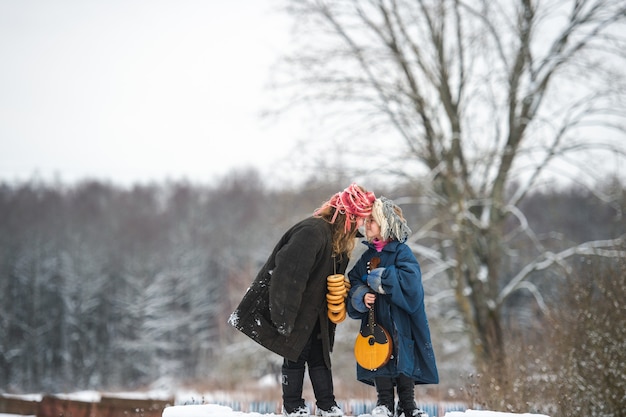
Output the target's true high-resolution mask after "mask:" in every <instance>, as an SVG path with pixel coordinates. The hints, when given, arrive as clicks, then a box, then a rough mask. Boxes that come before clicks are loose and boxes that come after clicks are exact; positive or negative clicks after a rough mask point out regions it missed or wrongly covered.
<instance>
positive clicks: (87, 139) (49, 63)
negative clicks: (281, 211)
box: [0, 0, 300, 184]
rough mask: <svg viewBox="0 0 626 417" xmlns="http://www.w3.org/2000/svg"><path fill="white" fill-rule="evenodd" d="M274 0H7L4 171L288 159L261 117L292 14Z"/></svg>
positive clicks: (187, 174)
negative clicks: (273, 66)
mask: <svg viewBox="0 0 626 417" xmlns="http://www.w3.org/2000/svg"><path fill="white" fill-rule="evenodd" d="M275 6H276V2H275V1H272V0H223V1H222V0H52V1H51V0H0V145H1V148H0V181H14V180H25V179H29V178H32V177H33V176H35V175H37V176H39V177H41V178H46V179H50V178H55V177H58V178H60V179H61V180H62V181H63V182H66V183H67V182H74V181H77V180H81V179H84V178H99V179H106V180H111V181H114V182H117V183H123V184H130V183H134V182H146V181H152V180H157V181H160V180H163V179H174V180H178V179H182V178H186V179H189V180H191V181H198V182H209V181H211V179H213V178H215V177H216V176H218V177H219V176H222V175H224V174H225V173H228V172H230V171H231V170H232V169H234V168H239V167H247V166H253V167H258V168H259V169H260V170H261V171H262V173H267V172H269V171H271V170H272V169H278V168H277V167H279V166H280V164H283V162H284V160H285V159H287V157H288V155H290V153H291V152H292V151H293V147H294V145H295V142H296V140H297V139H298V138H299V137H300V133H299V132H298V131H297V128H296V126H299V123H298V122H297V120H289V119H280V120H279V121H278V122H276V123H271V124H270V123H268V122H267V121H264V120H262V119H261V118H260V117H259V113H260V111H261V110H262V109H263V107H264V105H266V104H267V102H268V100H269V93H268V92H267V91H266V84H267V82H268V81H269V79H270V74H269V71H270V65H271V64H273V63H274V62H275V61H276V59H277V57H278V55H279V53H280V52H281V50H284V48H285V47H286V45H287V44H288V41H289V38H288V31H289V23H290V22H289V21H288V20H287V17H285V16H284V15H283V14H280V13H278V12H277V11H276V9H275Z"/></svg>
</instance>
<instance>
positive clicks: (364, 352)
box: [354, 307, 393, 371]
mask: <svg viewBox="0 0 626 417" xmlns="http://www.w3.org/2000/svg"><path fill="white" fill-rule="evenodd" d="M392 351H393V343H392V342H391V336H390V335H389V332H388V331H387V330H386V329H385V328H384V327H382V326H381V325H379V324H378V323H376V320H375V318H374V307H372V308H370V310H369V313H368V319H367V322H363V324H362V325H361V330H360V331H359V334H358V335H357V337H356V340H355V342H354V357H355V358H356V361H357V363H358V364H359V365H361V366H362V367H363V368H365V369H367V370H370V371H375V370H376V369H378V368H380V367H382V366H385V365H386V364H387V362H389V359H390V358H391V353H392Z"/></svg>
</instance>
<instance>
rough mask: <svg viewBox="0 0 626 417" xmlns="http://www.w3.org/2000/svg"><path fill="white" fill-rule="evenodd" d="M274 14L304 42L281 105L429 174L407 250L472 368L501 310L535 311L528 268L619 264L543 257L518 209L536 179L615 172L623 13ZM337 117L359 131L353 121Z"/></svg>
mask: <svg viewBox="0 0 626 417" xmlns="http://www.w3.org/2000/svg"><path fill="white" fill-rule="evenodd" d="M285 4H286V5H287V11H288V12H289V13H290V15H291V16H293V17H294V18H295V19H296V20H295V21H296V25H295V34H296V35H297V36H296V37H295V38H294V39H296V41H298V42H302V43H298V44H297V45H296V46H295V47H294V48H293V51H294V52H292V53H290V54H289V56H287V57H286V59H285V61H284V62H285V63H286V64H287V66H286V67H285V68H288V69H289V70H296V71H291V72H290V73H289V75H288V78H286V79H282V80H281V79H280V78H278V80H279V81H286V83H285V84H286V86H287V88H291V89H292V90H291V91H292V92H294V95H293V96H291V99H292V101H291V102H292V103H294V102H306V103H310V102H314V103H322V104H323V106H321V107H320V108H321V109H330V110H332V111H337V110H340V111H341V112H342V113H341V121H342V123H344V125H343V126H339V128H338V129H339V131H340V130H341V128H347V129H344V131H347V130H349V131H350V133H355V136H356V137H358V136H363V135H365V136H366V140H368V141H371V140H372V139H375V140H376V142H374V143H376V144H377V145H372V144H371V143H372V142H369V143H370V145H369V147H368V145H367V142H365V143H363V146H364V148H365V149H373V148H375V149H378V150H382V149H384V150H385V151H387V152H388V151H389V149H390V148H391V149H393V147H392V146H385V145H391V144H392V141H391V139H390V136H391V133H390V132H393V133H394V135H395V137H396V138H398V144H400V146H397V147H396V148H395V149H396V150H397V153H386V155H387V156H388V157H389V163H388V164H387V165H388V166H391V167H393V169H390V171H391V172H392V173H393V174H395V175H401V176H405V177H407V176H409V177H410V178H412V179H413V181H415V182H422V181H424V176H425V177H426V178H427V181H426V182H427V184H428V193H427V199H426V200H425V201H422V203H426V204H429V205H431V206H432V212H433V213H434V218H433V220H432V221H431V222H429V223H427V224H425V225H423V227H422V228H421V229H420V230H418V231H417V233H416V234H415V235H414V236H413V237H412V238H411V239H410V242H409V243H410V244H411V245H412V248H413V249H414V251H415V252H417V253H418V254H419V255H420V259H423V260H425V263H426V264H427V265H426V273H425V278H426V279H429V278H431V277H438V278H442V279H445V280H446V281H447V283H448V284H447V285H448V287H449V288H450V291H449V293H450V295H453V296H454V297H455V300H456V305H457V306H458V310H459V312H460V313H461V314H460V315H461V317H462V320H463V323H464V327H465V329H466V330H467V331H468V335H469V340H470V341H471V344H472V347H473V351H474V354H475V358H476V364H477V366H478V367H479V368H480V369H486V370H491V371H497V369H498V368H499V367H500V365H501V363H502V360H503V355H504V340H503V328H502V323H501V309H502V306H503V305H504V303H505V301H506V300H507V299H508V298H509V297H510V295H511V294H512V293H514V292H515V291H517V290H520V289H525V290H528V291H530V292H531V293H532V294H533V295H535V296H536V299H537V302H538V303H539V304H540V305H542V303H543V300H542V299H541V295H540V294H539V291H537V288H536V287H535V286H534V285H533V283H532V282H531V281H530V280H529V277H531V276H532V274H533V273H535V272H537V271H540V270H544V269H546V268H551V267H554V266H561V267H566V260H567V258H569V257H571V256H574V255H576V254H596V255H606V256H620V255H623V252H620V251H619V250H616V249H615V248H616V247H618V245H619V244H620V243H621V242H622V241H623V238H622V237H620V236H617V235H616V236H607V239H606V240H600V241H593V242H585V243H580V244H578V245H577V246H573V247H565V248H562V249H561V250H560V251H558V252H557V253H553V252H551V251H549V250H548V249H547V248H546V246H544V244H543V243H542V242H541V239H539V238H538V236H537V235H536V234H535V232H534V231H533V230H531V229H530V227H529V226H528V223H527V221H526V218H525V216H524V213H523V212H522V211H521V210H520V202H521V201H522V200H523V199H524V197H525V196H526V195H527V194H528V192H529V191H530V190H532V189H534V188H536V187H537V186H539V185H541V184H542V182H543V181H545V180H546V178H549V177H551V178H554V177H555V176H556V177H559V176H560V177H565V178H567V179H569V180H574V181H580V182H582V183H585V184H587V185H593V182H594V181H597V180H598V178H599V176H600V175H602V174H601V170H600V168H601V167H606V166H607V163H610V162H617V163H618V164H619V163H623V162H624V156H625V155H626V147H625V145H624V143H625V140H626V137H625V136H626V135H625V133H626V130H625V125H624V115H626V111H625V110H626V109H625V104H626V101H625V99H626V77H625V74H624V71H623V70H622V68H624V64H625V63H626V62H625V61H626V37H625V36H624V34H625V33H626V31H625V29H626V25H625V23H626V4H625V3H624V2H615V1H611V0H545V1H531V0H510V1H490V0H474V1H471V0H468V1H460V0H432V1H418V0H416V1H408V0H332V1H330V0H291V1H289V0H287V1H285ZM299 70H302V71H299ZM283 87H285V85H283ZM283 91H284V89H283ZM348 114H350V115H351V116H352V120H353V121H354V122H355V123H353V124H352V125H349V126H347V125H345V120H346V117H347V115H348ZM335 126H337V125H335ZM381 137H382V138H385V139H381ZM354 140H357V139H354ZM380 155H381V152H377V153H376V156H377V157H380ZM361 162H363V159H361ZM380 165H381V164H380V163H378V164H377V167H380ZM416 166H417V167H418V170H415V169H414V168H415V167H416ZM598 194H599V193H598ZM599 196H600V197H602V198H604V199H607V200H610V198H611V197H610V196H608V195H599ZM511 225H513V226H511ZM520 239H525V240H526V242H529V243H530V246H531V247H532V248H533V252H534V256H535V260H534V261H532V262H530V263H523V264H522V265H516V264H515V263H510V262H508V261H507V258H510V257H511V256H512V255H513V253H514V252H512V249H513V248H512V244H513V242H519V240H520ZM493 374H497V372H493Z"/></svg>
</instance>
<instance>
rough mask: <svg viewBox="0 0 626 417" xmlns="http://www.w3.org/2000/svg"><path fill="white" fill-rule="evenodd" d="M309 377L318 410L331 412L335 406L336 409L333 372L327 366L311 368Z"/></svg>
mask: <svg viewBox="0 0 626 417" xmlns="http://www.w3.org/2000/svg"><path fill="white" fill-rule="evenodd" d="M309 377H310V378H311V385H312V386H313V393H314V394H315V401H316V406H317V408H318V409H321V410H324V411H329V410H330V409H331V408H332V407H333V406H335V407H336V406H337V403H336V402H335V394H334V389H333V374H332V372H331V370H330V369H328V368H326V367H325V366H317V367H315V368H309Z"/></svg>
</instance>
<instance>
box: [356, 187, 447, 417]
mask: <svg viewBox="0 0 626 417" xmlns="http://www.w3.org/2000/svg"><path fill="white" fill-rule="evenodd" d="M365 232H366V236H367V241H366V242H364V243H365V244H366V245H367V246H368V249H367V251H366V252H365V253H364V254H363V255H362V256H361V258H360V259H359V261H357V263H356V264H355V266H354V268H353V269H352V270H351V271H350V272H349V273H348V277H349V278H350V283H351V285H352V288H351V290H350V293H349V295H348V299H349V302H348V303H347V307H348V314H349V315H350V317H352V318H353V319H361V320H363V321H367V320H368V313H369V310H370V308H373V309H374V314H375V318H376V322H377V323H378V324H379V325H381V326H382V327H383V328H384V329H386V330H387V331H388V333H389V334H390V336H391V341H392V347H393V351H392V354H391V358H390V360H389V361H388V362H387V364H385V365H384V366H382V367H380V368H378V369H375V370H368V369H365V368H363V367H362V366H360V365H359V364H358V363H357V379H358V380H359V381H361V382H364V383H366V384H369V385H374V386H375V387H376V393H377V396H378V399H377V405H376V407H375V408H374V409H373V410H372V412H371V414H372V416H383V417H391V416H393V415H394V412H393V410H394V402H395V400H394V387H395V388H396V389H397V394H398V407H397V409H396V414H395V415H396V416H398V417H400V416H404V417H413V416H420V417H427V415H426V413H424V412H423V411H422V410H420V409H419V408H417V405H416V404H415V400H414V386H415V384H437V383H439V376H438V373H437V365H436V363H435V355H434V352H433V347H432V343H431V339H430V330H429V327H428V319H427V317H426V311H425V309H424V288H423V286H422V273H421V270H420V266H419V263H418V262H417V259H416V258H415V256H414V255H413V253H412V251H411V249H410V248H409V247H408V246H407V245H406V244H405V243H404V242H405V241H406V239H407V238H408V236H409V235H410V233H411V230H410V229H409V227H408V226H407V224H406V220H405V219H404V217H403V216H402V210H401V209H400V207H398V206H397V205H396V204H395V203H394V202H393V201H391V200H389V199H387V198H385V197H381V198H378V199H376V200H375V201H374V205H373V208H372V216H371V217H370V218H369V219H367V220H366V224H365ZM375 258H378V259H375ZM376 263H378V265H377V267H375V268H370V266H371V265H375V264H376Z"/></svg>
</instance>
